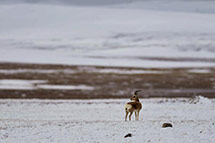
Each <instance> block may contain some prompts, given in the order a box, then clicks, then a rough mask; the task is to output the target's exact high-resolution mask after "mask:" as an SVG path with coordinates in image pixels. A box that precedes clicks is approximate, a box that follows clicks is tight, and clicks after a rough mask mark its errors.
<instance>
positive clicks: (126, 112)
mask: <svg viewBox="0 0 215 143" xmlns="http://www.w3.org/2000/svg"><path fill="white" fill-rule="evenodd" d="M127 117H128V111H125V121H127Z"/></svg>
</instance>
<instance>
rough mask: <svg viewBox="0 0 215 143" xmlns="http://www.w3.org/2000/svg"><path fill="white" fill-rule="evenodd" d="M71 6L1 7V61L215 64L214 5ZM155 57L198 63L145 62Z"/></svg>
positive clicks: (173, 64) (148, 65) (149, 65)
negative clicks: (185, 59)
mask: <svg viewBox="0 0 215 143" xmlns="http://www.w3.org/2000/svg"><path fill="white" fill-rule="evenodd" d="M94 2H95V1H94ZM103 2H104V1H103ZM103 2H101V3H103ZM111 2H112V1H111ZM74 3H75V1H71V3H70V4H71V5H64V4H61V5H60V4H43V3H42V2H41V3H39V4H32V3H25V2H24V3H19V4H16V3H14V4H0V21H1V23H0V32H1V35H2V36H0V61H1V62H25V63H45V64H70V65H100V66H125V67H146V68H153V67H158V68H165V67H172V68H177V67H214V66H215V64H214V63H215V62H214V59H215V50H214V49H215V43H214V37H215V25H214V23H215V16H214V15H215V11H214V9H215V4H214V3H215V2H214V1H180V0H173V1H169V0H164V1H134V2H130V3H127V1H126V3H125V2H123V1H120V2H118V1H117V2H116V3H115V2H113V3H112V5H103V4H102V5H96V4H95V3H94V4H92V5H90V6H89V5H87V4H84V2H83V3H82V2H80V5H82V6H80V5H79V6H77V5H74ZM86 3H87V2H86ZM88 3H90V2H88ZM83 5H84V6H83ZM154 57H159V58H161V59H162V58H176V59H177V58H179V59H184V58H189V59H197V60H196V61H195V60H190V61H189V60H188V61H180V62H178V61H164V60H146V59H145V58H154ZM210 59H212V60H210ZM205 60H207V62H205Z"/></svg>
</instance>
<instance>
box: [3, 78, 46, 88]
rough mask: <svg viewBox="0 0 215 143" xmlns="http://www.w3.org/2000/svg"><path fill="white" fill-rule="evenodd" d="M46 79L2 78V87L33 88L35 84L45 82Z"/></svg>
mask: <svg viewBox="0 0 215 143" xmlns="http://www.w3.org/2000/svg"><path fill="white" fill-rule="evenodd" d="M45 82H46V81H45V80H19V79H1V80H0V89H1V90H5V89H19V90H32V89H34V85H35V84H40V83H45Z"/></svg>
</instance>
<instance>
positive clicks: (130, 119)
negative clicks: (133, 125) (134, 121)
mask: <svg viewBox="0 0 215 143" xmlns="http://www.w3.org/2000/svg"><path fill="white" fill-rule="evenodd" d="M132 114H133V112H130V115H129V121H131V115H132Z"/></svg>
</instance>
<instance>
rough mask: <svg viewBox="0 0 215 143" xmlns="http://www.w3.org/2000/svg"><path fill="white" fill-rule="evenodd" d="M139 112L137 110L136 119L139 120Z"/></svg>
mask: <svg viewBox="0 0 215 143" xmlns="http://www.w3.org/2000/svg"><path fill="white" fill-rule="evenodd" d="M139 114H140V111H137V121H139Z"/></svg>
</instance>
